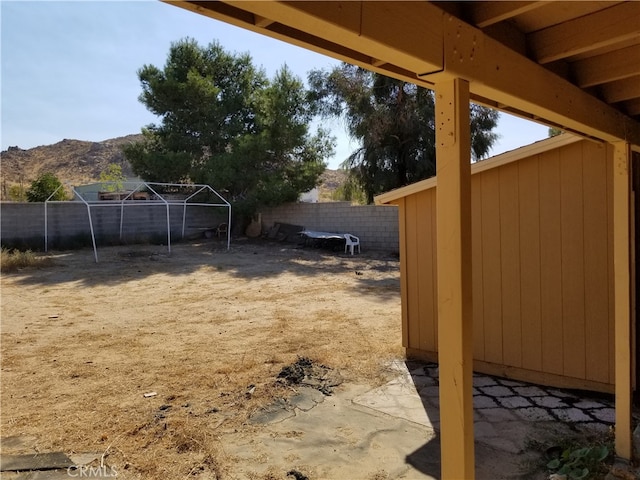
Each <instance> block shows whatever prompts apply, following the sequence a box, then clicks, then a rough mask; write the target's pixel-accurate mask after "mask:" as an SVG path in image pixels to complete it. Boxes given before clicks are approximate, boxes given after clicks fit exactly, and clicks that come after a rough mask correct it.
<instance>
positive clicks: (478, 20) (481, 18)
mask: <svg viewBox="0 0 640 480" xmlns="http://www.w3.org/2000/svg"><path fill="white" fill-rule="evenodd" d="M544 3H545V2H540V1H531V2H524V1H504V2H484V1H483V2H473V4H472V5H470V8H471V21H472V23H473V24H474V25H475V26H477V27H478V28H485V27H488V26H490V25H494V24H496V23H498V22H502V21H504V20H508V19H510V18H513V17H515V16H517V15H520V14H522V13H525V12H528V11H531V10H533V9H536V8H538V7H540V6H542V5H544Z"/></svg>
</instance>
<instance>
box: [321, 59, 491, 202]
mask: <svg viewBox="0 0 640 480" xmlns="http://www.w3.org/2000/svg"><path fill="white" fill-rule="evenodd" d="M309 84H310V86H311V90H312V92H314V93H313V98H314V100H315V101H317V102H318V103H317V106H318V109H319V112H320V113H321V114H323V115H326V116H335V117H340V118H342V119H344V120H345V122H346V128H347V131H348V133H349V135H350V136H351V137H352V138H353V139H355V140H356V141H357V142H359V144H360V147H359V148H358V149H357V150H356V151H355V152H354V153H352V154H351V155H350V156H349V157H348V158H347V159H346V160H345V161H344V163H343V167H345V168H346V169H347V170H349V173H350V175H351V176H352V177H353V178H354V179H355V180H356V181H357V182H358V183H359V184H360V186H361V187H362V188H363V189H364V191H365V194H366V197H367V201H368V202H369V203H372V202H373V197H374V196H375V195H377V194H379V193H382V192H384V191H387V190H391V189H393V188H397V187H401V186H403V185H408V184H410V183H414V182H416V181H418V180H422V179H424V178H428V177H431V176H433V175H435V173H436V170H435V168H436V158H435V101H434V96H433V92H432V91H430V90H427V89H424V88H420V87H418V86H416V85H414V84H411V83H407V82H402V81H400V80H395V79H392V78H389V77H386V76H384V75H380V74H377V73H373V72H370V71H367V70H364V69H362V68H359V67H356V66H353V65H349V64H346V63H344V64H342V65H340V66H338V67H335V68H334V69H332V70H330V71H322V70H314V71H311V72H310V73H309ZM497 119H498V112H496V111H494V110H491V109H488V108H484V107H480V106H478V105H472V106H471V132H472V133H471V143H472V157H473V160H479V159H481V158H483V157H484V156H486V155H487V154H488V152H489V149H490V148H491V146H492V145H493V143H494V142H495V140H496V139H497V135H496V134H495V133H492V129H493V128H495V126H496V124H497Z"/></svg>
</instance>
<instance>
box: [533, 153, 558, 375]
mask: <svg viewBox="0 0 640 480" xmlns="http://www.w3.org/2000/svg"><path fill="white" fill-rule="evenodd" d="M539 175H540V176H539V185H540V300H541V303H540V306H541V317H542V368H543V369H544V371H546V372H549V373H555V374H558V375H561V374H562V373H563V355H562V345H563V329H562V271H561V263H562V254H561V252H562V249H561V245H562V235H561V229H560V213H561V210H562V205H561V203H560V153H559V152H558V151H557V150H555V151H551V152H546V153H544V154H542V155H540V156H539Z"/></svg>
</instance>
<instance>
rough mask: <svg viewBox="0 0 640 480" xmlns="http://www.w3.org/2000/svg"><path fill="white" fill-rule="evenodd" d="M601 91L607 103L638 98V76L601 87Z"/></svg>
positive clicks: (639, 84) (639, 85)
mask: <svg viewBox="0 0 640 480" xmlns="http://www.w3.org/2000/svg"><path fill="white" fill-rule="evenodd" d="M601 91H602V96H603V97H604V99H605V101H606V102H607V103H617V102H622V101H624V100H630V99H632V98H640V75H635V76H633V77H629V78H625V79H624V80H618V81H617V82H611V83H607V84H606V85H602V87H601Z"/></svg>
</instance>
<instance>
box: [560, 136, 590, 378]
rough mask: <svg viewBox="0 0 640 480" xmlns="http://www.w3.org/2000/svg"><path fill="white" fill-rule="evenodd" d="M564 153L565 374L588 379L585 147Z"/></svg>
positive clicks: (561, 163)
mask: <svg viewBox="0 0 640 480" xmlns="http://www.w3.org/2000/svg"><path fill="white" fill-rule="evenodd" d="M583 145H584V142H580V143H575V144H573V145H569V146H568V147H564V148H562V149H561V162H560V176H561V190H560V202H561V205H562V210H561V219H562V220H561V225H562V328H563V335H562V338H563V342H562V352H563V365H564V373H565V374H566V375H569V376H571V377H576V378H585V376H586V349H585V320H584V315H585V310H584V281H585V280H584V213H583V212H584V205H583V190H582V176H583V175H582V147H583Z"/></svg>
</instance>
